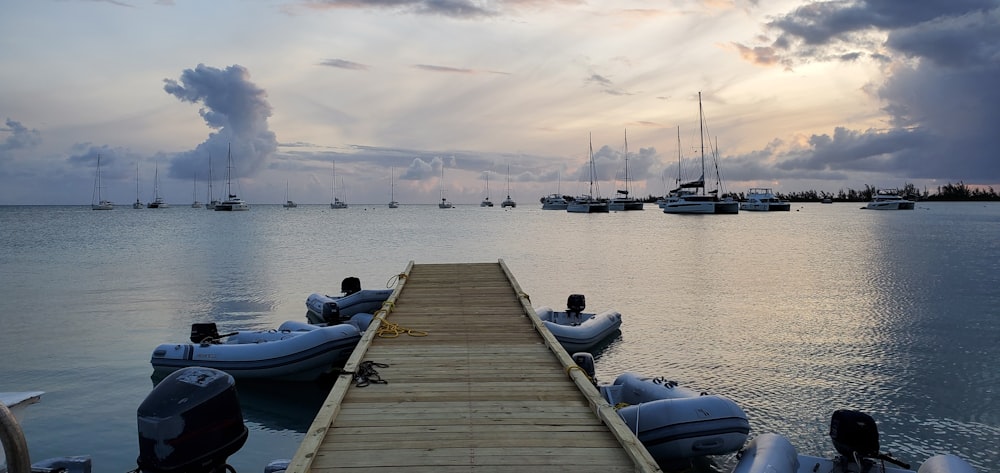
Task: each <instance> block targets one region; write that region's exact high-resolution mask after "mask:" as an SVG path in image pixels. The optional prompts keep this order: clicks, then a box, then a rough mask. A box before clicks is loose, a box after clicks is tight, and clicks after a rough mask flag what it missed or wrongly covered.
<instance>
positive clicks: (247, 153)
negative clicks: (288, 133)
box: [163, 64, 278, 179]
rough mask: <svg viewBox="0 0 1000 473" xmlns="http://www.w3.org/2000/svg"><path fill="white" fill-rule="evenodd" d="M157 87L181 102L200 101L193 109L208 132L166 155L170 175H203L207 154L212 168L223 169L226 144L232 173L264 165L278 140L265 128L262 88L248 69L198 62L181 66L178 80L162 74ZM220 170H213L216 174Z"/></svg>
mask: <svg viewBox="0 0 1000 473" xmlns="http://www.w3.org/2000/svg"><path fill="white" fill-rule="evenodd" d="M163 82H164V84H165V85H164V87H163V90H164V91H166V92H167V93H168V94H170V95H173V96H175V97H177V98H178V99H180V100H181V101H184V102H191V103H197V104H201V105H202V108H201V109H199V111H198V113H199V114H201V117H202V118H203V119H204V120H205V124H207V125H208V126H209V128H211V129H212V130H214V131H213V132H211V133H209V135H208V139H206V140H205V141H204V142H203V143H201V144H199V145H198V146H197V147H196V148H195V149H194V150H192V151H188V152H185V153H180V154H178V155H177V156H175V157H174V158H173V159H172V160H171V166H170V176H171V177H175V178H191V177H193V176H195V175H197V176H207V174H208V167H209V156H211V159H212V163H213V167H219V168H222V169H225V166H226V156H227V153H228V152H229V148H230V145H231V146H232V157H233V161H234V166H235V167H236V170H237V176H242V177H247V176H253V175H256V173H257V172H258V171H260V170H262V169H264V168H265V164H266V162H267V160H268V158H270V157H271V156H273V155H274V153H275V151H276V150H277V147H278V142H277V140H276V138H275V136H274V133H273V132H271V130H269V129H268V124H267V119H268V117H270V116H271V105H270V104H268V102H267V92H265V91H264V89H261V88H259V87H257V85H255V84H254V83H253V82H251V81H250V73H249V72H248V71H247V70H246V69H245V68H243V67H242V66H240V65H232V66H229V67H227V68H225V69H218V68H215V67H210V66H206V65H204V64H199V65H198V66H197V67H195V68H194V69H186V70H185V71H184V72H183V73H181V77H180V79H179V80H173V79H164V80H163ZM224 175H225V174H224V173H220V172H215V173H214V175H213V177H214V178H215V179H220V178H222V177H223V176H224Z"/></svg>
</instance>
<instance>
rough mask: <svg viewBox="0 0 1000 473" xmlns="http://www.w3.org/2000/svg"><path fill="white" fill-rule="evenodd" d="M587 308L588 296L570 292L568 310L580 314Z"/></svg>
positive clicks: (567, 302)
mask: <svg viewBox="0 0 1000 473" xmlns="http://www.w3.org/2000/svg"><path fill="white" fill-rule="evenodd" d="M586 308H587V302H586V298H585V297H583V294H570V295H569V298H568V299H566V312H567V313H573V314H576V315H578V316H579V315H580V314H581V313H583V309H586Z"/></svg>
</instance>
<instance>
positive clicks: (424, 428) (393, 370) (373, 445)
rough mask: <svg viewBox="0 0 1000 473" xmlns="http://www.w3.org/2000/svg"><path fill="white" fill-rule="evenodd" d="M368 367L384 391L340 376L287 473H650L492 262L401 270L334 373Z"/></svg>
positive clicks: (629, 438)
mask: <svg viewBox="0 0 1000 473" xmlns="http://www.w3.org/2000/svg"><path fill="white" fill-rule="evenodd" d="M379 327H381V328H382V329H383V330H385V329H386V328H387V327H392V328H394V329H396V332H400V331H401V332H403V333H400V334H399V335H397V336H395V337H380V336H378V335H377V334H378V333H379V331H378V328H379ZM407 330H409V331H410V332H409V334H408V333H406V331H407ZM383 333H385V332H383ZM414 335H416V336H414ZM364 362H373V363H378V364H377V365H373V368H374V369H375V370H376V371H377V376H378V378H379V379H381V380H383V381H385V382H386V383H385V384H377V383H372V384H369V385H367V386H364V387H359V386H356V385H355V383H354V382H353V381H354V379H353V376H352V375H351V374H345V375H342V376H341V377H340V378H339V379H338V380H337V382H336V383H335V384H334V387H333V389H332V390H331V392H330V395H329V396H328V398H327V400H326V402H324V405H323V407H322V408H321V410H320V412H319V413H318V414H317V416H316V420H315V421H314V422H313V424H312V426H311V427H310V429H309V431H308V432H307V433H306V436H305V438H304V439H303V441H302V444H301V445H300V447H299V449H298V451H297V452H296V454H295V457H294V458H293V460H292V462H291V465H290V467H289V469H288V470H287V471H288V472H289V473H291V472H334V471H406V472H423V471H434V472H448V471H477V472H518V473H522V472H524V471H541V470H544V471H555V472H561V471H573V472H590V471H594V472H597V471H600V472H619V471H620V472H625V471H628V472H635V471H641V472H647V471H659V468H658V467H657V466H656V463H655V462H654V461H653V460H652V458H651V457H650V456H649V454H648V452H646V450H645V449H644V448H643V447H642V445H641V444H640V443H639V442H638V440H636V439H635V437H634V435H632V434H631V433H630V432H628V430H627V428H626V427H625V425H624V423H623V422H622V421H621V419H620V418H619V417H618V415H617V414H616V413H614V411H613V409H611V407H610V406H608V405H607V402H605V401H604V400H603V399H602V398H601V397H600V395H599V393H598V392H597V390H596V388H594V387H593V385H591V384H590V382H589V380H587V379H586V378H585V375H583V374H582V373H581V372H580V371H579V370H571V369H569V367H570V366H572V365H573V363H572V360H571V359H570V358H569V355H568V354H567V353H566V352H565V351H564V350H563V349H562V347H561V346H559V345H558V342H557V341H555V339H554V337H552V335H551V333H549V332H548V330H546V329H544V326H543V325H542V323H541V321H539V320H538V318H537V316H535V314H534V311H533V310H532V309H531V307H530V304H529V302H528V298H527V295H526V294H524V293H523V292H522V291H521V289H520V287H519V286H518V284H517V282H516V281H515V280H514V279H513V275H512V274H510V272H509V270H508V269H507V267H506V265H505V264H504V263H503V261H502V260H501V261H500V262H499V263H460V264H420V265H416V264H413V263H412V262H411V263H410V264H409V265H408V267H407V270H406V272H404V273H403V275H401V276H400V282H399V284H398V285H397V287H396V290H395V291H394V292H393V295H392V296H390V298H389V300H388V301H387V302H386V304H385V305H383V310H381V311H379V313H377V314H376V317H375V322H373V326H372V327H371V328H369V330H368V331H366V332H365V334H364V336H363V337H362V340H361V342H360V343H359V345H358V348H357V349H356V350H355V352H354V353H353V354H352V356H351V359H350V360H348V362H347V364H346V365H345V368H344V369H345V371H348V372H354V371H356V370H357V369H358V367H359V366H361V365H362V363H364Z"/></svg>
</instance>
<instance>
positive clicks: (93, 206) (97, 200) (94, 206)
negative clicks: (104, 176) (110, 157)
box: [90, 154, 115, 210]
mask: <svg viewBox="0 0 1000 473" xmlns="http://www.w3.org/2000/svg"><path fill="white" fill-rule="evenodd" d="M102 187H104V185H103V184H102V183H101V155H100V154H98V155H97V176H96V177H95V178H94V195H93V196H92V197H91V198H90V210H114V208H115V203H114V202H111V201H110V200H107V199H104V198H103V197H101V188H102Z"/></svg>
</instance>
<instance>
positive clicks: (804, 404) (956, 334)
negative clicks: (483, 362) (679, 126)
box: [0, 203, 1000, 473]
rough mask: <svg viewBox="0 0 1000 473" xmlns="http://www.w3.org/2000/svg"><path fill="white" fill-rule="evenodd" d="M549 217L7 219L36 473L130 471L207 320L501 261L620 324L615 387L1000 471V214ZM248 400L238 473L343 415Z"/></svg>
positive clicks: (236, 325) (973, 209) (547, 292)
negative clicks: (847, 417)
mask: <svg viewBox="0 0 1000 473" xmlns="http://www.w3.org/2000/svg"><path fill="white" fill-rule="evenodd" d="M537 207H538V205H537V204H534V203H522V205H521V207H519V208H517V209H514V210H502V209H499V208H493V209H481V208H479V207H473V206H458V207H457V208H455V209H452V210H441V209H438V208H436V207H434V206H406V205H404V206H402V207H401V208H399V209H387V208H385V207H384V206H381V205H380V206H368V207H362V206H357V205H356V206H353V207H352V208H350V209H347V210H331V209H329V206H328V205H322V206H320V205H317V206H300V207H299V208H297V209H283V208H282V207H280V206H277V205H274V206H267V205H257V206H254V207H253V209H252V210H251V211H250V212H244V213H225V212H211V211H206V210H204V209H191V208H188V207H185V206H177V207H173V208H169V209H161V210H154V209H143V210H133V209H130V208H120V209H116V210H114V211H110V212H106V211H105V212H96V211H91V210H89V208H88V207H34V206H31V207H0V248H2V251H0V268H2V270H0V360H2V361H0V391H28V390H41V391H45V392H46V394H45V395H44V396H43V397H42V401H41V403H39V404H37V405H35V406H32V407H30V408H28V411H27V417H26V418H25V420H24V422H23V427H24V430H25V432H26V436H27V439H28V445H29V448H30V451H31V454H32V458H33V459H34V460H38V459H42V458H47V457H53V456H61V455H82V454H88V455H91V456H93V458H94V464H95V470H96V471H100V472H115V471H120V472H125V471H129V470H131V469H133V468H134V467H135V459H136V456H137V454H138V441H137V430H136V409H137V408H138V406H139V404H140V403H141V402H142V400H143V399H144V398H145V396H146V395H147V394H148V393H149V391H150V390H151V389H152V388H153V384H152V381H151V378H150V375H151V374H152V369H151V367H150V365H149V355H150V352H151V351H152V349H153V348H154V347H155V346H156V345H158V344H160V343H164V342H171V341H178V342H181V341H185V340H186V339H187V337H188V334H189V330H190V325H191V323H194V322H206V321H215V322H217V323H218V324H219V325H220V330H230V329H259V328H274V327H276V326H277V325H278V324H280V323H281V322H283V321H285V320H300V321H304V320H305V306H304V302H305V299H306V297H307V296H308V295H309V294H311V293H313V292H325V293H329V294H333V293H336V292H339V288H340V281H341V280H342V279H343V278H344V277H347V276H357V277H359V278H361V281H362V283H363V285H364V286H365V287H368V288H382V287H385V286H386V284H387V282H388V281H389V279H390V278H391V277H392V276H393V275H395V274H397V273H399V272H401V271H403V270H404V269H405V267H406V264H407V263H408V262H409V261H414V262H416V263H441V262H493V261H497V260H498V259H503V260H504V261H505V262H506V263H507V264H508V266H509V267H510V268H511V269H512V271H513V272H514V274H515V276H516V277H517V279H518V281H519V283H520V284H521V286H522V288H523V289H524V290H525V291H526V292H527V293H528V294H529V295H530V298H531V301H532V303H533V304H535V305H549V306H554V307H556V308H563V307H564V306H565V302H566V298H567V296H568V295H569V294H571V293H581V294H584V295H586V298H587V305H588V308H589V309H592V310H596V311H600V310H603V309H607V308H614V309H617V310H619V311H620V312H621V313H622V314H623V320H624V324H623V327H622V334H621V336H620V337H618V338H616V339H614V340H613V341H611V343H610V344H608V346H607V347H605V348H604V349H603V351H602V352H601V353H600V354H599V356H598V359H597V369H598V378H599V379H600V380H601V381H604V382H610V381H612V380H613V379H614V377H615V376H617V375H618V374H619V373H621V372H623V371H635V372H638V373H640V374H645V375H650V376H665V377H668V378H671V379H674V380H677V381H678V382H680V383H681V384H682V385H684V386H687V387H691V388H694V389H698V390H702V391H708V392H712V393H718V394H724V395H727V396H729V397H731V398H733V399H734V400H735V401H736V402H738V403H739V404H740V405H741V406H742V407H743V409H744V410H745V411H746V412H747V414H748V416H749V417H750V422H751V426H752V429H753V432H752V435H753V434H759V433H763V432H777V433H781V434H783V435H786V436H788V437H789V438H790V439H791V440H792V442H793V444H794V445H796V446H797V447H798V449H799V452H800V453H805V454H812V455H824V456H825V455H829V454H831V453H832V452H833V447H832V445H831V443H830V440H829V438H828V436H827V432H828V428H829V417H830V414H831V413H832V412H833V410H835V409H838V408H851V409H860V410H863V411H865V412H868V413H869V414H871V415H872V416H873V417H874V418H875V419H876V420H877V421H878V422H879V428H880V432H881V433H882V446H883V450H887V451H891V452H892V453H893V454H894V455H895V456H897V457H899V458H902V459H905V460H909V461H911V462H912V463H914V464H919V463H920V462H922V461H923V460H924V459H925V458H927V457H928V456H930V455H932V454H936V453H945V452H949V453H954V454H957V455H960V456H962V457H964V458H966V459H968V460H969V461H970V462H971V463H972V464H973V465H974V466H975V467H977V468H978V470H979V471H981V472H994V473H995V472H1000V397H998V393H1000V205H998V204H993V203H991V204H982V203H920V204H918V208H917V209H916V210H914V211H902V212H876V211H862V210H859V209H858V207H859V205H858V204H839V203H838V204H833V205H821V204H796V205H795V206H794V207H793V211H792V212H788V213H773V214H766V213H751V212H743V213H741V214H739V215H719V216H685V215H665V214H663V213H662V212H660V211H659V210H657V209H656V208H655V206H647V210H645V211H642V212H620V213H611V214H604V215H579V214H568V213H566V212H555V211H542V210H539V209H538V208H537ZM238 390H239V394H240V396H241V403H242V404H243V409H244V415H245V417H246V420H247V423H248V426H249V427H250V431H251V432H250V437H249V440H248V441H247V445H246V446H245V447H244V448H243V449H242V450H241V451H240V452H238V453H237V454H236V455H234V456H233V457H231V458H230V464H232V465H233V466H234V467H236V469H237V470H239V471H241V472H258V471H262V470H263V466H264V465H265V464H266V463H267V462H268V461H269V460H272V459H276V458H289V457H291V456H292V455H293V454H294V451H295V449H296V447H297V445H298V443H299V442H300V441H301V439H302V438H303V432H304V431H305V430H306V429H307V428H308V426H309V424H310V422H311V420H312V416H313V414H314V413H315V411H316V409H318V407H319V405H320V404H321V403H322V401H323V399H324V397H325V391H324V390H323V387H322V386H317V385H313V384H301V383H300V384H293V385H281V384H267V383H257V384H238ZM731 461H732V459H728V460H727V462H728V463H731Z"/></svg>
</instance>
